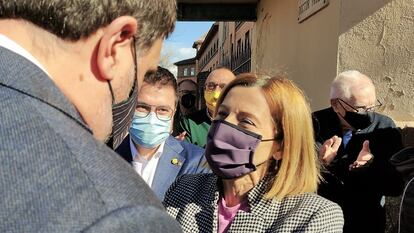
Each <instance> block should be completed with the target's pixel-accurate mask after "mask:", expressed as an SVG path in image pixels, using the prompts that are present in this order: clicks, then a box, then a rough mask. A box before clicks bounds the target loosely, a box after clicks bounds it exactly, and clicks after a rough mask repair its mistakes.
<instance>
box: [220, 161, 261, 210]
mask: <svg viewBox="0 0 414 233" xmlns="http://www.w3.org/2000/svg"><path fill="white" fill-rule="evenodd" d="M268 167H269V163H263V164H261V165H259V166H258V167H257V169H256V171H254V172H252V173H249V174H246V175H244V176H241V177H239V178H235V179H228V180H227V179H226V180H225V179H223V180H222V183H223V197H224V200H226V205H227V206H228V207H232V206H235V205H238V204H240V203H242V202H243V201H244V200H246V198H247V193H248V192H249V191H250V190H252V189H253V187H254V186H256V185H257V184H258V183H259V182H260V180H262V178H263V177H264V176H265V175H266V173H267V170H268Z"/></svg>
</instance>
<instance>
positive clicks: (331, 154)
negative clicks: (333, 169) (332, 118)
mask: <svg viewBox="0 0 414 233" xmlns="http://www.w3.org/2000/svg"><path fill="white" fill-rule="evenodd" d="M341 143H342V138H340V137H338V136H336V135H335V136H333V137H331V138H330V139H328V140H326V141H325V142H324V143H323V145H322V146H321V148H320V149H319V158H320V159H321V160H322V162H323V163H324V164H325V165H329V164H330V163H331V162H332V160H333V159H334V158H335V156H336V154H337V152H338V149H339V146H340V145H341Z"/></svg>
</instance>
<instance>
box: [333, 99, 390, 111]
mask: <svg viewBox="0 0 414 233" xmlns="http://www.w3.org/2000/svg"><path fill="white" fill-rule="evenodd" d="M336 99H337V100H338V102H339V104H340V105H341V106H342V108H344V106H343V105H342V103H341V102H343V103H344V104H346V105H347V106H348V107H350V108H352V110H354V111H355V112H356V113H363V112H374V111H375V109H376V108H379V107H381V106H382V103H381V101H380V100H379V99H377V100H376V102H378V104H376V105H374V106H371V107H367V106H352V105H351V104H349V103H347V102H346V101H345V100H343V99H341V98H336ZM344 109H345V108H344Z"/></svg>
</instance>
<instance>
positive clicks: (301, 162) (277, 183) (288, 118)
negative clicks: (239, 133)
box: [216, 73, 320, 199]
mask: <svg viewBox="0 0 414 233" xmlns="http://www.w3.org/2000/svg"><path fill="white" fill-rule="evenodd" d="M236 86H243V87H260V88H261V89H262V91H263V94H264V96H265V98H266V100H267V104H268V106H269V109H270V112H271V115H272V118H273V121H274V122H275V127H276V132H277V135H275V137H276V138H277V139H279V143H280V145H281V150H282V161H280V162H279V170H278V173H277V175H276V178H275V179H274V181H273V183H272V184H271V186H270V187H269V189H268V192H267V193H266V195H265V197H266V198H269V199H271V198H277V199H282V198H284V197H286V196H292V195H297V194H301V193H307V192H316V190H317V187H318V183H319V180H320V166H319V161H318V159H317V156H316V151H315V146H314V145H315V140H314V136H313V125H312V118H311V111H310V107H309V104H308V102H307V100H306V97H305V95H304V93H303V92H302V90H301V89H300V88H298V87H297V86H296V85H295V84H294V83H293V82H292V81H291V80H288V79H286V78H285V77H284V75H282V74H280V75H276V76H274V77H269V76H262V75H261V76H258V75H255V74H251V73H245V74H241V75H239V76H237V78H236V79H235V80H233V81H232V82H230V83H229V84H228V85H227V86H226V88H225V89H224V90H223V92H222V93H221V96H220V98H219V100H218V102H217V108H218V107H219V106H220V105H221V103H222V102H223V100H224V98H226V95H227V94H228V92H229V91H230V90H231V89H232V88H234V87H236ZM216 112H217V111H216Z"/></svg>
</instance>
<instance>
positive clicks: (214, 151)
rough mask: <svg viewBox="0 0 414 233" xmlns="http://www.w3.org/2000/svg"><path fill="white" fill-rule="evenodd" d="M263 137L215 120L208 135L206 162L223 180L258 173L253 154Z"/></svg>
mask: <svg viewBox="0 0 414 233" xmlns="http://www.w3.org/2000/svg"><path fill="white" fill-rule="evenodd" d="M261 139H262V136H261V135H259V134H255V133H253V132H250V131H248V130H245V129H243V128H240V127H238V126H237V125H233V124H231V123H229V122H227V121H224V120H214V121H213V122H212V124H211V127H210V130H209V132H208V135H207V144H206V151H205V155H206V160H207V162H208V164H209V165H210V168H211V170H212V171H213V172H214V174H216V175H217V176H219V177H221V178H223V179H233V178H237V177H240V176H243V175H245V174H249V173H251V172H253V171H256V166H255V165H254V164H253V154H254V151H255V150H256V148H257V146H258V145H259V143H260V142H261V141H274V140H275V139H268V140H261Z"/></svg>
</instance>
